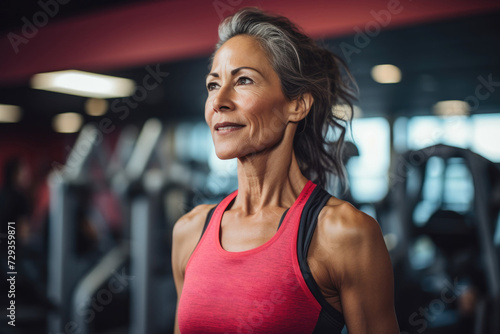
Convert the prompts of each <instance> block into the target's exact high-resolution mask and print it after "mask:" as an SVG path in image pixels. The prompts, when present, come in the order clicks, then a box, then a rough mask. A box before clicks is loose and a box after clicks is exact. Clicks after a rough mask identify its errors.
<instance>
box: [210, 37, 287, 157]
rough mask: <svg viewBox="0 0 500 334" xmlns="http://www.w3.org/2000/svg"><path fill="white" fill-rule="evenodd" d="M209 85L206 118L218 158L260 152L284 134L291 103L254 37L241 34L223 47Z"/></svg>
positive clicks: (272, 144)
mask: <svg viewBox="0 0 500 334" xmlns="http://www.w3.org/2000/svg"><path fill="white" fill-rule="evenodd" d="M207 90H208V97H207V101H206V104H205V120H206V122H207V124H208V126H209V127H210V131H211V133H212V138H213V141H214V145H215V151H216V153H217V156H218V157H219V158H221V159H231V158H242V157H245V156H247V155H249V154H252V153H259V152H262V151H265V150H267V149H269V148H271V147H274V146H275V145H276V144H278V143H279V142H280V141H281V139H282V138H283V135H284V131H285V127H286V124H287V123H288V113H289V110H291V109H290V108H293V106H292V102H291V101H289V100H288V99H287V98H286V97H285V96H284V94H283V92H282V90H281V84H280V80H279V77H278V75H277V74H276V72H275V71H274V70H273V68H272V66H271V64H270V62H269V60H268V58H267V56H266V54H265V52H264V50H263V49H262V47H261V46H260V44H259V42H257V41H256V40H255V39H254V38H252V37H250V36H247V35H238V36H235V37H233V38H231V39H229V40H228V41H227V42H226V43H224V44H223V45H222V46H221V47H220V48H219V50H218V51H217V53H216V54H215V57H214V61H213V65H212V69H211V70H210V74H208V76H207Z"/></svg>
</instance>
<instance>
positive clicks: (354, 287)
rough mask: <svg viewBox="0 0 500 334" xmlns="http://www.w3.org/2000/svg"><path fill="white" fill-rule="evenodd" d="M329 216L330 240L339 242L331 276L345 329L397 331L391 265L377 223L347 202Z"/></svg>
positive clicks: (366, 331) (369, 331)
mask: <svg viewBox="0 0 500 334" xmlns="http://www.w3.org/2000/svg"><path fill="white" fill-rule="evenodd" d="M339 216H340V217H341V218H340V220H341V221H340V222H339V221H338V219H339ZM331 220H332V222H331V224H332V226H334V228H332V229H331V232H334V233H335V236H333V237H332V238H333V239H334V240H332V241H333V242H336V243H337V244H340V246H341V247H339V248H337V254H336V255H335V256H332V258H335V260H333V263H331V265H332V268H334V269H333V270H334V271H333V272H332V277H335V282H336V285H337V289H338V290H339V293H340V298H341V305H342V311H343V314H344V319H345V321H346V325H347V328H348V329H349V333H351V334H357V333H388V334H390V333H399V328H398V324H397V320H396V315H395V311H394V278H393V272H392V265H391V260H390V257H389V253H388V251H387V247H386V245H385V242H384V239H383V236H382V233H381V230H380V227H379V225H378V223H377V222H376V221H375V220H374V219H373V218H371V217H370V216H368V215H366V214H364V213H362V212H360V211H358V210H356V209H355V208H354V207H352V206H350V205H349V204H344V205H343V208H342V212H341V213H340V215H339V214H338V212H337V215H335V218H333V217H331ZM335 220H337V221H335ZM339 249H340V250H341V251H340V254H339V252H338V250H339Z"/></svg>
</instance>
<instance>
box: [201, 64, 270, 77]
mask: <svg viewBox="0 0 500 334" xmlns="http://www.w3.org/2000/svg"><path fill="white" fill-rule="evenodd" d="M243 69H248V70H253V71H255V72H257V73H259V74H260V75H261V76H262V73H260V71H259V70H257V69H256V68H253V67H250V66H240V67H237V68H235V69H233V70H231V75H235V74H236V73H238V72H239V71H240V70H243ZM209 76H213V77H216V78H218V77H219V73H216V72H212V73H209V74H207V78H208V77H209Z"/></svg>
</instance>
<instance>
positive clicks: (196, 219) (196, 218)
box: [173, 204, 215, 240]
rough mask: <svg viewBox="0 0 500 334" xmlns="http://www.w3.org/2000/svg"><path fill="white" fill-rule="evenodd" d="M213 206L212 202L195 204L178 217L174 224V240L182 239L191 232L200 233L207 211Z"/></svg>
mask: <svg viewBox="0 0 500 334" xmlns="http://www.w3.org/2000/svg"><path fill="white" fill-rule="evenodd" d="M214 206H215V205H214V204H200V205H197V206H196V207H194V208H193V209H192V210H191V211H189V212H188V213H186V214H184V215H183V216H182V217H181V218H179V220H178V221H177V222H176V223H175V225H174V231H173V237H174V240H175V239H184V238H186V237H189V236H191V235H192V234H196V232H200V234H201V231H202V229H203V226H204V225H205V220H206V218H207V215H208V212H209V211H210V209H211V208H213V207H214Z"/></svg>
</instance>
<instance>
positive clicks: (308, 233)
mask: <svg viewBox="0 0 500 334" xmlns="http://www.w3.org/2000/svg"><path fill="white" fill-rule="evenodd" d="M330 197H331V195H330V194H329V193H328V192H326V191H325V190H324V189H322V188H321V187H319V186H316V188H315V189H314V190H313V192H312V193H311V195H310V196H309V198H308V200H307V202H306V204H305V206H304V209H303V211H302V215H301V217H300V225H299V231H298V236H297V256H298V261H299V266H300V271H301V272H302V276H303V277H304V280H305V282H306V284H307V286H308V287H309V290H310V291H311V293H312V294H313V296H314V297H315V298H316V300H317V301H318V303H319V304H320V305H321V312H320V315H319V317H318V322H317V323H316V327H315V328H314V331H313V333H330V334H333V333H338V334H340V333H341V332H342V329H343V328H344V325H345V320H344V316H343V315H342V313H340V312H339V311H338V310H337V309H335V308H334V307H333V306H332V305H330V303H328V301H327V300H326V299H325V297H324V296H323V294H322V293H321V289H320V288H319V286H318V284H317V283H316V281H315V280H314V277H313V276H312V273H311V268H309V264H308V263H307V253H308V251H309V246H310V245H311V240H312V236H313V234H314V230H315V229H316V225H317V224H318V216H319V213H320V212H321V210H322V209H323V207H324V206H325V205H326V203H327V202H328V200H329V199H330Z"/></svg>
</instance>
